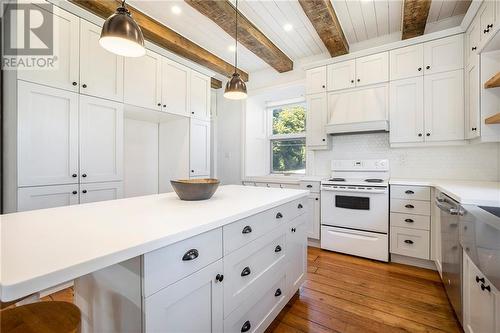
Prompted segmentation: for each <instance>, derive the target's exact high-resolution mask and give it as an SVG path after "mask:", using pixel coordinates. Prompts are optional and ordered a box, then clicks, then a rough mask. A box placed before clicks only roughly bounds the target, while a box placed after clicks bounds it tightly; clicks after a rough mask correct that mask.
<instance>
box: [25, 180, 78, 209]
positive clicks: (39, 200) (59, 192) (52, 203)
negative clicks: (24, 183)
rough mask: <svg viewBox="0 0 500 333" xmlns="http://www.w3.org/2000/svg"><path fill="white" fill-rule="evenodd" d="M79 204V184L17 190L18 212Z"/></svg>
mask: <svg viewBox="0 0 500 333" xmlns="http://www.w3.org/2000/svg"><path fill="white" fill-rule="evenodd" d="M76 204H78V184H70V185H55V186H38V187H23V188H19V189H18V190H17V211H19V212H23V211H26V210H33V209H43V208H52V207H61V206H69V205H76Z"/></svg>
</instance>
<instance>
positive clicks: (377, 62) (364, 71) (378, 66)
mask: <svg viewBox="0 0 500 333" xmlns="http://www.w3.org/2000/svg"><path fill="white" fill-rule="evenodd" d="M386 81H389V53H388V52H382V53H376V54H372V55H369V56H366V57H362V58H357V59H356V86H357V87H361V86H366V85H369V84H375V83H381V82H386Z"/></svg>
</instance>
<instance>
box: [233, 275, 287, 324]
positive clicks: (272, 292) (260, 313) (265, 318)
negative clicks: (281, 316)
mask: <svg viewBox="0 0 500 333" xmlns="http://www.w3.org/2000/svg"><path fill="white" fill-rule="evenodd" d="M277 277H278V279H277V280H278V281H277V282H275V283H274V284H272V282H270V283H269V285H271V287H270V288H267V289H266V290H265V292H264V293H263V294H261V295H254V297H252V298H251V299H249V300H247V301H246V302H245V304H243V305H242V306H240V307H239V308H238V309H236V310H235V311H234V312H233V313H232V314H231V315H230V316H229V317H227V318H226V319H225V320H224V332H244V331H245V332H248V333H252V332H263V331H264V329H265V328H266V326H267V325H269V323H270V322H271V321H272V319H273V318H274V316H275V315H276V314H277V312H279V310H280V309H281V307H282V306H283V305H284V303H285V302H286V299H287V297H286V295H287V292H286V290H285V276H279V275H277ZM247 329H248V330H247Z"/></svg>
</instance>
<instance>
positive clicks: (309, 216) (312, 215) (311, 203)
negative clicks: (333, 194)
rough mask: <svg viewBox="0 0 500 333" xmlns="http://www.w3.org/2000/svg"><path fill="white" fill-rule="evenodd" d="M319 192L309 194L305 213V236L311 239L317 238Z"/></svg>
mask: <svg viewBox="0 0 500 333" xmlns="http://www.w3.org/2000/svg"><path fill="white" fill-rule="evenodd" d="M319 196H320V195H319V193H311V194H309V198H308V199H307V201H308V210H307V213H306V234H307V237H309V238H313V239H319V226H320V224H321V221H320V211H321V209H320V201H319Z"/></svg>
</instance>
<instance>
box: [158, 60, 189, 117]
mask: <svg viewBox="0 0 500 333" xmlns="http://www.w3.org/2000/svg"><path fill="white" fill-rule="evenodd" d="M161 67H162V70H161V78H162V84H161V100H162V103H163V105H162V107H163V111H166V112H170V113H175V114H179V115H183V116H187V115H188V114H189V113H188V84H189V68H187V67H185V66H182V65H180V64H177V63H175V62H173V61H171V60H169V59H167V58H163V61H162V66H161Z"/></svg>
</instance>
